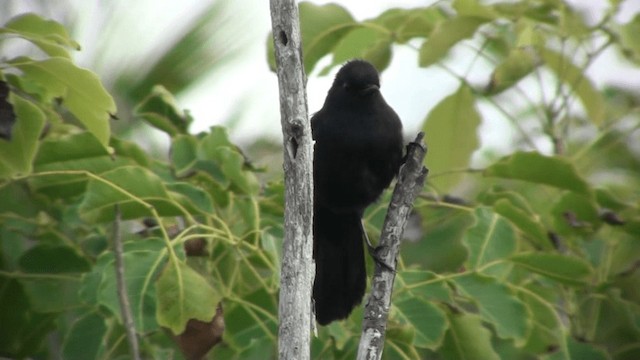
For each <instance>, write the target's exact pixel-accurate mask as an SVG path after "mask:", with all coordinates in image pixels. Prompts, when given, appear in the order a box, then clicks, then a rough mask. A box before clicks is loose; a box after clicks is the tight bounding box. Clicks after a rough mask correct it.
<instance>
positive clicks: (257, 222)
mask: <svg viewBox="0 0 640 360" xmlns="http://www.w3.org/2000/svg"><path fill="white" fill-rule="evenodd" d="M619 6H620V4H619V2H615V1H612V2H610V3H609V7H608V9H607V10H606V12H605V13H603V14H602V17H601V19H600V20H599V21H598V22H597V23H596V24H588V23H586V22H585V21H584V19H583V16H582V15H581V14H580V13H578V12H576V11H575V10H573V9H572V8H571V7H569V6H568V5H567V4H566V3H564V2H562V1H560V0H548V1H524V0H523V1H510V2H492V3H491V5H487V4H485V3H483V2H480V1H477V0H453V1H439V2H437V3H436V4H435V5H432V6H428V7H419V8H414V9H390V10H388V11H386V12H384V13H383V14H380V15H379V16H377V17H375V18H373V19H368V20H365V21H362V22H357V21H355V20H354V19H353V16H351V14H350V13H349V12H348V11H347V10H346V9H345V8H343V7H341V6H338V5H335V4H331V5H324V6H318V5H314V4H311V3H306V2H303V3H301V4H300V13H301V21H302V31H303V43H304V44H305V48H304V59H305V66H306V70H307V71H308V72H310V71H311V70H312V69H313V68H314V66H316V65H317V63H318V61H319V60H320V59H322V58H324V57H325V56H326V55H332V62H331V63H330V65H328V67H327V68H325V69H323V71H322V72H326V71H328V70H329V69H330V68H331V67H333V66H336V65H339V64H340V63H342V62H343V61H344V60H345V59H349V58H352V57H361V58H365V59H367V60H370V61H372V62H373V63H374V64H376V66H378V67H379V69H380V70H384V69H385V68H386V67H387V66H388V65H389V62H390V60H391V57H392V54H393V46H395V45H400V46H407V47H410V48H413V49H415V51H416V58H417V61H416V64H417V65H418V66H419V67H437V68H439V69H441V70H442V71H444V72H446V73H447V74H449V75H451V76H452V77H454V78H455V79H457V80H459V83H460V85H459V87H458V89H456V90H455V91H454V92H453V93H452V94H450V95H449V96H446V97H445V98H444V99H443V100H442V101H441V102H440V104H438V105H437V106H435V107H434V108H433V109H431V112H430V113H429V114H428V115H427V116H426V118H425V120H424V125H423V128H424V130H425V131H426V133H427V134H426V136H427V143H428V145H429V153H428V157H427V159H426V165H427V166H428V167H429V168H430V169H431V172H430V175H429V179H428V182H429V183H428V185H427V186H426V187H425V189H424V192H423V194H422V195H421V197H420V199H419V200H418V202H417V203H416V204H415V211H414V215H413V218H412V228H411V229H410V230H411V232H412V236H411V239H410V240H407V241H406V242H405V243H404V244H403V249H402V256H401V258H400V262H399V263H400V268H399V270H398V274H397V278H396V285H397V286H396V289H395V293H394V298H393V306H392V308H391V309H390V317H389V328H388V331H387V335H386V340H385V341H386V343H385V355H384V356H385V358H388V359H418V358H422V359H498V358H502V359H548V360H551V359H553V360H555V359H621V360H622V359H629V360H632V359H637V358H639V357H640V345H639V344H640V307H639V305H638V304H640V292H638V289H640V274H639V272H638V268H639V265H640V262H639V260H638V259H640V243H639V242H638V239H640V212H639V209H638V206H639V205H640V203H639V200H640V196H639V195H640V194H639V193H638V191H637V189H638V186H639V185H640V184H639V182H640V180H639V179H640V176H639V175H640V174H639V172H640V149H639V148H638V146H637V144H638V143H640V134H639V131H638V127H639V126H640V121H639V120H640V119H639V115H640V114H639V112H638V109H639V108H638V104H640V91H639V90H638V89H633V88H623V87H620V86H617V87H614V86H606V87H599V86H596V84H595V83H594V82H593V81H592V80H591V79H590V78H589V75H588V70H590V69H591V67H592V66H595V64H596V60H597V59H598V57H599V56H600V55H601V54H602V53H603V52H604V51H617V52H618V53H619V54H620V56H623V57H625V58H627V59H629V61H630V62H632V63H634V64H637V59H638V58H640V54H639V53H638V47H637V45H636V42H634V41H633V34H635V32H634V29H637V28H638V26H639V25H638V24H639V21H640V17H639V16H635V17H634V18H633V19H632V20H631V21H630V22H628V23H623V24H621V23H617V22H616V20H615V17H614V15H615V14H617V13H618V11H619ZM205 17H206V15H205ZM202 19H204V17H203V18H202ZM202 21H203V22H202V24H205V23H208V22H207V21H204V20H202ZM199 24H200V23H199ZM202 26H205V25H202ZM43 29H46V30H43ZM198 34H199V33H198V32H197V31H194V32H193V33H191V32H188V34H187V35H185V36H184V37H183V38H182V40H180V41H178V43H177V44H181V43H182V42H183V41H187V42H189V41H196V40H193V39H199V37H198V36H201V34H200V35H198ZM8 37H11V38H15V37H18V38H21V39H24V40H26V41H27V42H29V43H31V44H33V46H35V47H37V48H39V49H41V51H42V52H43V54H44V55H42V54H41V56H38V57H37V58H36V57H33V56H31V55H30V53H28V52H27V53H25V54H15V56H12V57H10V58H5V57H3V58H2V59H0V81H1V82H0V84H3V87H0V90H2V89H4V88H6V89H8V91H0V130H2V132H0V135H2V137H1V138H0V199H1V200H0V240H1V242H0V324H2V326H0V356H5V357H11V358H26V357H29V358H36V359H40V358H49V357H50V356H54V355H57V354H62V356H63V357H64V358H65V359H76V358H77V359H88V358H96V359H118V358H122V359H124V358H129V357H130V355H129V354H128V351H129V350H128V347H127V346H126V340H125V331H124V325H123V321H122V319H121V315H120V308H119V303H118V299H117V291H116V280H115V269H114V256H113V253H112V251H111V247H112V245H111V243H112V239H113V237H114V233H113V229H114V222H121V224H119V225H120V226H119V228H121V229H122V230H121V231H122V236H123V240H124V250H125V254H124V263H125V270H126V286H127V289H128V293H129V297H130V303H131V307H132V312H133V317H134V323H135V326H136V330H137V332H138V336H139V338H140V341H141V343H142V346H141V349H142V352H143V356H144V357H146V358H154V359H155V358H157V359H165V358H166V359H169V358H175V357H180V356H181V355H180V350H179V347H178V346H177V345H176V344H174V342H173V341H172V337H171V336H167V333H173V334H179V333H181V332H183V331H184V330H185V328H187V326H188V324H190V323H193V321H195V320H198V321H200V322H202V323H204V324H209V323H210V324H214V323H215V322H214V321H213V319H214V315H215V314H216V310H217V304H218V302H219V301H221V303H222V308H221V310H220V311H222V313H223V314H224V329H225V330H224V335H223V340H222V342H221V343H220V344H219V345H217V346H215V347H214V348H213V350H212V351H211V353H210V355H209V357H210V358H223V359H225V358H237V359H254V358H255V359H265V358H273V357H275V353H276V349H275V347H276V337H277V312H278V306H277V290H278V284H279V276H278V274H279V268H280V264H279V259H280V248H281V239H282V232H283V231H282V215H283V190H284V189H283V185H282V182H281V181H279V177H280V175H278V173H276V171H277V169H273V168H271V169H268V172H267V173H263V172H262V171H263V168H261V167H259V166H257V165H255V164H254V163H252V162H250V161H249V160H248V159H247V158H246V156H245V155H244V154H243V152H242V151H241V150H240V149H239V148H238V147H237V146H236V145H235V144H233V143H232V142H231V141H230V140H229V136H228V134H227V131H226V129H225V128H223V127H212V128H211V129H210V131H208V132H205V133H200V134H196V135H193V134H190V133H189V124H190V123H191V121H192V119H191V117H190V115H189V114H188V113H186V112H184V111H182V110H181V109H180V108H179V107H178V105H177V104H176V101H175V99H174V97H173V94H174V93H175V92H177V91H180V89H183V88H184V86H187V85H185V83H184V82H180V81H176V82H173V81H171V82H167V83H166V86H155V84H162V81H146V80H144V79H142V78H140V79H133V80H131V82H125V81H124V80H122V81H121V82H116V83H117V84H119V85H118V86H121V87H122V90H123V92H122V93H124V94H129V95H127V96H128V98H129V99H131V103H132V104H134V105H132V106H130V107H128V108H127V107H124V108H122V107H121V108H119V109H118V111H117V112H116V105H115V104H116V103H119V102H117V101H114V95H113V93H112V92H110V91H109V90H107V89H106V88H105V86H104V85H103V84H102V82H101V81H100V80H99V79H98V77H97V76H96V75H95V74H93V73H92V72H90V71H88V70H86V69H82V68H80V67H78V66H77V65H75V64H74V63H73V62H72V61H70V60H69V59H71V58H72V57H71V56H70V51H75V50H76V49H77V48H78V44H77V43H76V42H75V41H74V40H73V39H71V37H70V36H69V34H68V32H67V31H66V30H65V28H64V27H63V26H61V25H60V24H57V23H55V22H52V21H50V20H46V19H44V18H42V17H40V16H38V15H34V14H30V15H24V16H21V17H18V18H14V19H12V20H11V21H9V22H8V23H6V24H4V25H3V26H2V27H1V28H0V39H4V38H8ZM185 39H191V40H185ZM196 42H197V41H196ZM177 47H179V46H177ZM457 47H469V48H471V49H473V50H474V53H475V57H474V59H473V61H471V62H470V63H469V65H468V69H466V71H465V72H463V73H458V72H456V70H454V68H453V67H451V66H449V65H450V64H451V62H453V61H454V60H455V59H454V57H453V56H452V55H451V54H452V50H453V49H455V48H457ZM184 51H186V50H184ZM268 51H269V50H268ZM196 53H198V52H197V51H196ZM170 54H172V53H171V51H169V52H168V53H167V56H166V57H161V58H162V59H164V60H158V62H157V63H156V64H157V65H156V66H155V67H152V68H153V69H156V70H154V71H155V72H154V71H151V73H153V74H155V75H153V76H167V79H173V78H174V77H175V76H177V77H180V76H182V75H180V74H179V73H180V71H184V73H183V75H185V74H188V76H194V75H193V73H189V71H190V70H191V68H190V67H189V65H188V64H190V61H191V60H192V59H181V58H180V57H179V56H178V59H177V60H176V57H175V53H173V55H170ZM171 59H173V60H171ZM182 60H184V61H185V62H184V64H183V65H185V67H184V68H181V70H179V71H178V74H171V71H172V70H166V69H167V66H169V67H170V69H172V68H173V67H174V65H175V67H176V68H180V67H179V66H177V65H176V64H177V63H175V64H174V63H173V61H177V62H180V61H182ZM487 64H489V66H491V68H492V69H493V70H492V72H491V74H490V76H489V78H488V80H487V83H483V84H475V83H471V82H470V81H469V80H468V78H469V76H468V74H471V73H473V72H474V71H478V70H477V68H478V67H480V65H487ZM416 71H419V70H416ZM185 76H187V75H185ZM170 84H171V85H170ZM174 86H175V87H174ZM112 91H113V89H112ZM535 93H540V94H544V95H542V96H539V97H536V96H535V95H534V94H535ZM480 104H482V105H488V106H492V107H495V108H496V109H498V111H499V112H501V113H503V114H504V115H505V116H506V117H507V118H508V119H509V120H510V121H511V124H512V126H513V127H514V128H515V129H516V130H517V133H518V134H519V135H518V136H519V137H518V138H517V139H515V141H514V147H513V152H512V153H511V154H509V155H508V156H506V157H504V158H501V159H493V160H491V161H490V162H489V165H487V166H486V167H484V168H483V169H471V168H470V161H471V157H472V154H473V153H474V152H475V151H477V150H478V148H479V146H480V145H479V141H478V132H479V131H480V129H481V127H480V124H482V122H483V121H484V120H485V119H483V115H482V113H480V112H479V111H478V110H477V108H478V106H479V105H480ZM116 113H117V114H118V116H122V117H125V116H129V117H135V118H136V119H140V121H143V122H144V123H145V124H146V126H151V127H154V128H156V129H158V130H159V131H161V132H163V133H166V134H167V137H169V138H170V139H171V140H170V141H171V151H170V153H169V155H168V157H167V159H166V160H160V159H158V158H157V157H154V156H151V155H150V154H149V152H148V151H146V150H144V148H143V147H142V146H141V145H140V144H138V143H133V142H130V141H126V140H124V139H123V138H122V137H121V136H120V135H118V134H117V132H113V131H112V126H110V125H112V123H110V119H111V118H112V116H114V115H116ZM544 142H546V143H549V144H552V146H551V147H550V148H552V151H551V152H549V153H547V152H543V151H540V150H539V149H538V148H537V145H538V144H540V143H544ZM277 151H279V150H278V148H274V147H272V146H271V145H270V144H268V143H264V142H258V143H256V144H254V145H253V146H251V147H250V148H249V150H248V153H250V154H260V153H263V152H268V153H269V155H268V156H270V157H269V159H271V160H270V161H274V162H277V160H275V159H274V156H273V155H271V154H273V153H276V152H277ZM269 180H270V181H269ZM387 202H388V194H387V195H386V196H385V197H383V199H382V200H381V201H380V202H379V203H378V204H377V205H376V206H373V207H372V208H370V209H369V210H368V212H367V214H366V226H367V230H368V232H369V234H370V237H371V238H374V239H375V238H376V237H377V234H379V230H380V226H381V224H382V221H383V219H384V214H385V208H386V203H387ZM116 206H117V207H118V208H119V209H120V211H121V215H122V220H117V219H116V216H115V208H116ZM361 319H362V310H361V308H359V309H357V310H356V311H355V312H354V314H353V315H352V316H351V317H350V318H349V319H348V320H347V321H343V322H339V323H333V324H331V325H330V326H327V327H323V328H320V329H319V334H318V337H315V338H314V339H313V344H312V357H313V358H323V359H332V358H336V359H351V358H353V357H354V356H355V353H356V351H357V345H358V338H359V334H360V325H361ZM218 330H219V328H218ZM55 339H60V340H59V341H56V340H55ZM180 346H181V347H182V348H184V347H183V346H185V344H184V343H181V345H180ZM186 346H188V344H187V345H186Z"/></svg>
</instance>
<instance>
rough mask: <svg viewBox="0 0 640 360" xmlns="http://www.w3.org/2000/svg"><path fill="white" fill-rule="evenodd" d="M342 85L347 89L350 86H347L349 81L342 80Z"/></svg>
mask: <svg viewBox="0 0 640 360" xmlns="http://www.w3.org/2000/svg"><path fill="white" fill-rule="evenodd" d="M342 87H343V88H344V89H346V90H349V88H350V86H349V83H348V82H343V83H342Z"/></svg>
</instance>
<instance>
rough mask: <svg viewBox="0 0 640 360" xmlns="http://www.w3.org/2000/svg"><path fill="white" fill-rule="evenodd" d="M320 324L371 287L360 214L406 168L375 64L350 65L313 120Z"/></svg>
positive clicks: (344, 311)
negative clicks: (402, 164)
mask: <svg viewBox="0 0 640 360" xmlns="http://www.w3.org/2000/svg"><path fill="white" fill-rule="evenodd" d="M311 129H312V132H313V139H314V140H315V150H314V159H313V181H314V223H313V225H314V226H313V233H314V235H313V237H314V243H313V256H314V259H315V262H316V278H315V282H314V284H313V299H314V300H315V312H316V320H317V321H318V323H319V324H320V325H326V324H328V323H330V322H332V321H334V320H339V319H344V318H346V317H347V316H349V314H350V313H351V311H352V310H353V308H354V307H355V306H356V305H358V304H360V302H361V301H362V297H363V295H364V291H365V288H366V284H367V280H366V270H365V262H364V249H363V245H362V241H363V239H364V237H365V233H364V229H363V227H362V215H363V213H364V210H365V209H366V208H367V206H369V205H370V204H371V203H373V202H374V201H376V200H377V199H378V197H379V196H380V194H381V193H382V192H383V191H384V189H386V188H387V187H388V186H389V184H390V183H391V180H393V178H394V177H395V175H396V174H397V172H398V169H399V167H400V165H401V162H402V152H403V144H402V123H401V122H400V119H399V118H398V115H397V114H396V113H395V111H393V109H392V108H391V107H390V106H389V105H387V103H386V102H385V101H384V98H383V97H382V94H380V79H379V77H378V72H377V71H376V69H375V68H374V67H373V65H371V64H370V63H368V62H366V61H363V60H352V61H349V62H348V63H346V64H345V65H344V66H343V67H342V68H341V69H340V71H338V74H337V75H336V78H335V80H334V82H333V85H332V86H331V89H329V93H328V94H327V98H326V100H325V102H324V105H323V106H322V109H320V111H318V112H317V113H316V114H315V115H314V116H313V117H312V118H311Z"/></svg>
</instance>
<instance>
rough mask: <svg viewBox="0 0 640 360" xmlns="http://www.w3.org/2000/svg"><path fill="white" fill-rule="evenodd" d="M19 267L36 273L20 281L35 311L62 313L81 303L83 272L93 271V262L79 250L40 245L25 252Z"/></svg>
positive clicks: (60, 246)
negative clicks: (80, 289) (81, 274)
mask: <svg viewBox="0 0 640 360" xmlns="http://www.w3.org/2000/svg"><path fill="white" fill-rule="evenodd" d="M19 266H20V268H21V269H22V270H23V271H24V272H26V273H29V274H32V276H29V277H26V278H24V279H20V283H21V284H22V286H23V288H24V291H25V293H26V294H27V296H28V297H29V302H30V303H31V305H32V308H33V309H34V310H36V311H39V312H43V313H44V312H58V311H64V310H67V309H68V308H70V307H74V306H78V305H79V304H80V299H79V298H78V297H77V292H78V289H79V288H80V273H82V272H87V271H89V270H90V265H89V262H88V261H87V260H86V259H85V258H83V257H82V256H81V255H80V254H79V253H78V252H77V251H76V250H74V249H72V248H70V247H68V246H62V245H49V244H46V243H43V244H38V245H36V246H34V247H33V248H31V249H29V250H28V251H26V252H25V253H24V254H23V255H22V257H21V258H20V259H19ZM36 274H37V275H36Z"/></svg>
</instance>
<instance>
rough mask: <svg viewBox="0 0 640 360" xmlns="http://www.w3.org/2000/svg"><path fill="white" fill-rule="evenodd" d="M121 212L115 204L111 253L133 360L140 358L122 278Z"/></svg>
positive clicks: (125, 287)
mask: <svg viewBox="0 0 640 360" xmlns="http://www.w3.org/2000/svg"><path fill="white" fill-rule="evenodd" d="M120 221H121V213H120V207H119V206H118V205H116V218H115V219H114V220H113V235H112V236H113V253H114V256H115V258H116V284H117V287H118V301H119V302H120V312H121V313H122V321H123V322H124V327H125V329H126V332H127V339H128V341H129V350H130V351H131V356H132V358H133V359H134V360H140V351H139V349H138V337H137V336H136V326H135V323H134V322H133V315H132V314H131V305H130V304H129V295H128V293H127V283H126V282H125V280H124V256H123V254H124V251H123V250H122V236H121V235H120Z"/></svg>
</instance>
